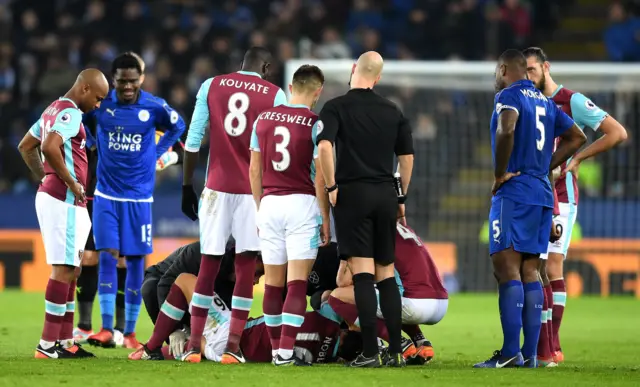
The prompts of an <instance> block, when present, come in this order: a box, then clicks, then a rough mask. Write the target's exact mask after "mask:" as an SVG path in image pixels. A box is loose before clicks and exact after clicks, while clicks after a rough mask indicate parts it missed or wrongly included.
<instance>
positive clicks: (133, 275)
mask: <svg viewBox="0 0 640 387" xmlns="http://www.w3.org/2000/svg"><path fill="white" fill-rule="evenodd" d="M143 280H144V256H130V257H127V280H126V286H125V292H124V315H125V324H124V334H125V335H128V334H131V333H134V332H135V331H136V323H137V322H138V315H139V314H140V305H141V304H142V293H141V292H140V290H141V288H142V281H143Z"/></svg>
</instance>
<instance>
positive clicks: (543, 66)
mask: <svg viewBox="0 0 640 387" xmlns="http://www.w3.org/2000/svg"><path fill="white" fill-rule="evenodd" d="M542 69H543V70H544V72H545V73H548V72H549V69H551V63H549V61H545V62H544V63H543V64H542Z"/></svg>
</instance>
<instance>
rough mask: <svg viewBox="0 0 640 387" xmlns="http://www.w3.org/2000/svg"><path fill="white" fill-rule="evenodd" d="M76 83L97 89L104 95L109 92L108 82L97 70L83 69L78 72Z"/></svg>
mask: <svg viewBox="0 0 640 387" xmlns="http://www.w3.org/2000/svg"><path fill="white" fill-rule="evenodd" d="M76 83H82V84H85V83H86V84H88V85H89V86H90V87H91V88H97V89H98V90H101V91H104V93H105V94H106V93H107V92H108V91H109V81H107V78H106V77H105V76H104V74H103V73H102V71H100V70H98V69H85V70H82V71H81V72H80V74H79V75H78V79H77V80H76Z"/></svg>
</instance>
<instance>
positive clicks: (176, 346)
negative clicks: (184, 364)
mask: <svg viewBox="0 0 640 387" xmlns="http://www.w3.org/2000/svg"><path fill="white" fill-rule="evenodd" d="M186 344H187V333H186V332H185V331H184V330H182V329H179V330H177V331H175V332H173V333H172V334H171V335H170V336H169V354H171V355H173V357H175V358H176V359H179V358H180V357H181V356H182V355H183V354H184V348H185V347H186Z"/></svg>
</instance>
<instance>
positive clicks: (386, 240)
mask: <svg viewBox="0 0 640 387" xmlns="http://www.w3.org/2000/svg"><path fill="white" fill-rule="evenodd" d="M333 210H334V217H335V220H336V236H337V239H338V252H339V254H340V257H341V258H342V259H347V258H351V257H362V258H373V260H374V261H375V263H377V264H379V265H383V266H386V265H389V264H391V263H393V262H394V260H395V254H394V251H395V244H396V239H395V236H396V234H395V233H396V221H397V211H398V197H397V194H396V191H395V189H394V187H393V183H391V182H389V183H375V184H374V183H359V182H354V183H346V184H340V185H339V188H338V200H337V203H336V206H335V207H334V209H333Z"/></svg>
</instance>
